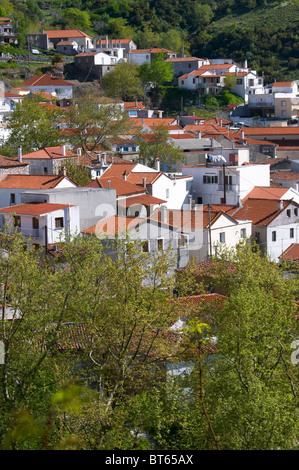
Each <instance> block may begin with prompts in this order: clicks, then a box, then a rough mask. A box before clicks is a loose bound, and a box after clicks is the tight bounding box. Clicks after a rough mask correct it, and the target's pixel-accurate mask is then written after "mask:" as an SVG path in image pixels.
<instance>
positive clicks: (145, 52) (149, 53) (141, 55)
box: [128, 47, 177, 65]
mask: <svg viewBox="0 0 299 470" xmlns="http://www.w3.org/2000/svg"><path fill="white" fill-rule="evenodd" d="M161 53H163V54H164V55H165V59H175V58H176V56H177V54H176V52H173V51H169V50H168V49H163V48H162V47H153V48H151V49H131V50H130V52H129V53H128V60H129V62H134V63H136V64H137V65H142V64H144V63H145V62H149V63H151V62H152V61H153V60H154V59H155V57H156V56H157V54H161Z"/></svg>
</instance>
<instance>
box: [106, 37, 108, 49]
mask: <svg viewBox="0 0 299 470" xmlns="http://www.w3.org/2000/svg"><path fill="white" fill-rule="evenodd" d="M106 48H108V36H106Z"/></svg>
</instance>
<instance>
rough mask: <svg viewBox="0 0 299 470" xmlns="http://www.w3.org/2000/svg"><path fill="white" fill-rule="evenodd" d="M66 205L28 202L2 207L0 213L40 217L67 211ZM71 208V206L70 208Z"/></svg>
mask: <svg viewBox="0 0 299 470" xmlns="http://www.w3.org/2000/svg"><path fill="white" fill-rule="evenodd" d="M67 207H68V204H52V203H50V202H28V203H26V204H18V205H16V206H11V207H4V208H2V209H0V213H2V212H3V213H9V214H17V215H37V216H41V215H44V214H48V213H50V212H55V211H59V210H61V209H67ZM71 207H72V206H71Z"/></svg>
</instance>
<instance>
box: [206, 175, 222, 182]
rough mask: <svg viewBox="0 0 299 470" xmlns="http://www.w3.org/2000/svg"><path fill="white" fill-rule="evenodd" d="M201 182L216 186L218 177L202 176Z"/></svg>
mask: <svg viewBox="0 0 299 470" xmlns="http://www.w3.org/2000/svg"><path fill="white" fill-rule="evenodd" d="M203 182H204V183H205V184H217V183H218V176H216V175H204V176H203Z"/></svg>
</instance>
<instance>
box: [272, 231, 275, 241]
mask: <svg viewBox="0 0 299 470" xmlns="http://www.w3.org/2000/svg"><path fill="white" fill-rule="evenodd" d="M272 242H276V232H275V231H274V232H272Z"/></svg>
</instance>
